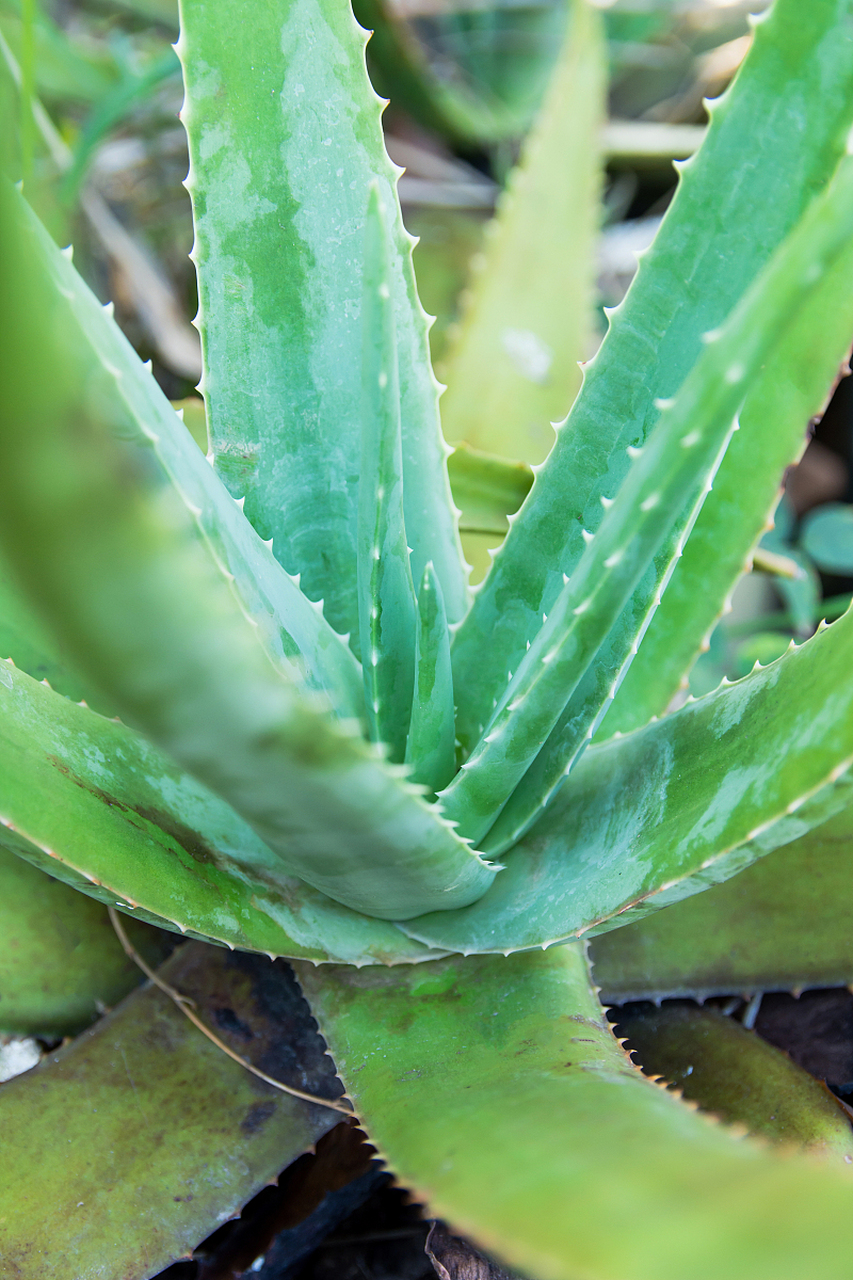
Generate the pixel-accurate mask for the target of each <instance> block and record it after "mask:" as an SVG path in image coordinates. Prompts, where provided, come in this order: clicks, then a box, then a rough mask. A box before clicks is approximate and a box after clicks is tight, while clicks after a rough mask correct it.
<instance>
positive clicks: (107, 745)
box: [0, 664, 429, 964]
mask: <svg viewBox="0 0 853 1280" xmlns="http://www.w3.org/2000/svg"><path fill="white" fill-rule="evenodd" d="M0 707H2V730H0V822H2V826H0V845H2V846H3V847H4V848H6V849H7V850H9V851H11V852H12V853H16V854H19V855H20V856H21V857H23V858H25V859H27V861H29V862H31V863H33V864H34V865H35V866H37V867H39V868H41V870H42V871H47V872H48V874H49V875H52V876H55V877H57V878H58V879H60V880H64V881H66V882H67V883H69V884H71V885H73V886H74V887H75V888H77V889H82V890H83V892H84V893H86V894H90V895H91V896H93V897H95V898H97V899H98V900H99V901H101V902H106V903H108V904H111V905H118V906H123V907H124V908H125V909H126V910H127V911H128V912H131V913H133V914H134V915H136V916H138V917H140V918H141V919H143V920H147V921H149V922H150V923H153V924H159V925H162V926H164V927H165V928H167V929H171V930H172V931H173V932H182V933H184V932H185V933H189V934H192V935H194V936H197V937H201V938H208V939H210V940H212V941H214V942H219V943H222V944H223V945H226V946H230V947H239V948H241V949H242V950H246V951H264V952H267V953H268V954H270V955H274V956H280V955H284V956H300V957H304V958H306V959H311V960H316V961H322V960H329V959H331V960H337V961H340V962H341V963H347V964H371V963H373V964H375V963H380V964H382V963H390V964H394V963H401V962H405V961H408V960H418V959H423V958H425V957H426V956H428V955H429V950H428V949H426V950H425V949H424V948H423V947H421V946H416V947H412V946H411V945H410V943H409V941H408V939H405V938H404V937H403V935H402V934H401V933H400V931H399V930H398V929H396V928H395V927H394V926H393V925H391V924H388V923H386V922H384V921H380V920H374V919H369V918H368V917H367V916H363V915H360V914H359V913H358V912H355V911H350V910H348V909H347V908H346V907H343V906H341V905H340V904H339V903H337V902H333V901H332V900H331V899H330V898H327V897H326V896H325V895H324V894H322V893H318V892H317V891H316V890H315V889H311V888H310V887H309V886H308V885H306V884H303V883H302V882H301V881H299V880H297V879H296V878H295V877H287V876H284V875H283V874H282V871H281V866H280V864H279V861H278V859H276V858H275V857H274V855H273V854H272V853H271V852H270V850H269V849H268V848H267V847H266V845H264V844H263V842H262V841H261V840H260V839H259V838H258V836H257V835H255V833H254V831H252V829H251V827H249V826H248V825H247V824H246V823H245V822H244V821H243V820H242V819H241V818H239V817H238V816H237V814H236V813H235V812H234V811H233V809H230V808H229V807H228V805H227V804H225V803H224V802H223V801H222V800H220V799H218V797H216V796H215V795H213V794H212V793H211V792H210V791H208V790H207V789H206V788H205V787H203V786H202V785H200V784H199V783H198V782H196V781H194V779H192V778H190V777H188V776H187V774H186V773H184V772H183V770H182V769H180V768H179V767H178V766H177V765H175V764H174V763H173V762H172V761H171V760H169V759H168V758H167V757H165V756H163V755H162V754H161V753H160V752H159V751H157V750H156V748H154V747H152V746H151V745H150V744H149V743H147V742H146V741H145V739H144V738H142V737H141V736H140V735H139V734H136V733H134V732H133V731H132V730H131V729H128V728H126V727H125V726H124V725H122V724H119V723H117V722H116V721H114V720H106V719H104V718H102V717H101V716H98V715H96V714H95V713H94V712H92V711H89V710H88V709H87V708H86V707H80V706H77V705H76V704H75V703H72V702H68V701H67V700H66V699H64V698H61V697H60V696H59V695H58V694H55V693H52V692H51V690H50V689H46V688H45V687H44V686H43V685H40V684H36V683H35V681H33V680H31V679H30V678H29V677H28V676H26V675H24V674H23V672H19V671H15V670H14V669H13V668H10V667H8V666H6V665H5V664H2V665H0ZM43 892H45V893H46V892H47V882H46V881H45V888H44V890H43ZM40 897H41V895H39V898H40ZM81 909H82V908H81Z"/></svg>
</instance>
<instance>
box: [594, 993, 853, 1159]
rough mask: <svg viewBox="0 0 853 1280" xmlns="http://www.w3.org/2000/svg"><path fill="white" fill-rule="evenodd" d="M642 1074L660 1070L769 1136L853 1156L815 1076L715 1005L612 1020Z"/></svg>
mask: <svg viewBox="0 0 853 1280" xmlns="http://www.w3.org/2000/svg"><path fill="white" fill-rule="evenodd" d="M615 1030H616V1032H617V1034H618V1035H619V1036H624V1037H625V1038H626V1039H627V1040H628V1048H629V1049H632V1050H634V1051H635V1052H636V1055H637V1056H636V1061H637V1062H638V1063H639V1064H640V1065H641V1066H642V1068H643V1071H644V1072H645V1073H646V1074H647V1075H653V1074H654V1075H659V1076H663V1078H664V1080H666V1081H667V1082H668V1083H669V1084H672V1085H675V1086H677V1087H678V1088H679V1089H681V1090H682V1091H683V1094H684V1097H685V1098H689V1099H690V1100H691V1101H693V1102H698V1104H699V1106H700V1107H702V1109H703V1110H704V1111H712V1112H714V1113H715V1114H716V1115H718V1116H720V1117H721V1118H722V1119H724V1120H727V1121H729V1122H735V1123H738V1122H739V1123H741V1124H745V1125H746V1126H747V1128H748V1129H749V1131H750V1133H754V1134H760V1135H761V1136H762V1137H764V1138H768V1139H769V1140H770V1141H771V1142H777V1143H782V1144H791V1143H793V1144H795V1145H796V1146H803V1147H806V1148H808V1149H809V1150H810V1151H814V1152H815V1154H817V1155H823V1156H825V1157H826V1158H827V1159H830V1160H832V1161H834V1162H835V1163H836V1164H837V1163H838V1162H839V1161H843V1162H844V1163H845V1164H853V1131H851V1128H850V1121H849V1119H848V1118H847V1115H846V1114H845V1111H844V1108H843V1106H842V1104H841V1103H840V1102H839V1101H838V1099H837V1098H835V1097H833V1095H832V1094H831V1093H830V1091H829V1089H828V1088H827V1087H826V1085H825V1084H824V1083H823V1082H822V1081H820V1082H819V1081H817V1080H815V1078H814V1076H810V1075H809V1073H808V1072H807V1071H804V1070H803V1068H802V1067H799V1066H797V1064H796V1063H795V1062H792V1061H791V1059H790V1058H789V1057H788V1056H787V1054H784V1053H782V1052H780V1050H779V1049H776V1048H774V1046H773V1045H772V1044H768V1043H767V1041H766V1040H762V1039H761V1038H760V1036H757V1035H755V1033H754V1032H752V1031H747V1030H746V1028H745V1027H742V1026H741V1024H740V1023H739V1022H737V1021H736V1020H735V1019H734V1018H727V1017H725V1015H724V1014H722V1013H720V1012H719V1010H718V1009H697V1008H696V1007H695V1006H692V1005H680V1004H679V1005H665V1006H664V1007H663V1008H661V1009H647V1008H646V1009H641V1010H636V1009H635V1010H627V1011H626V1012H625V1013H620V1015H619V1018H618V1021H617V1022H616V1024H615Z"/></svg>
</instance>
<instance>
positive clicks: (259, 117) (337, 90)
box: [179, 0, 465, 645]
mask: <svg viewBox="0 0 853 1280" xmlns="http://www.w3.org/2000/svg"><path fill="white" fill-rule="evenodd" d="M240 15H244V17H245V21H244V20H243V17H241V16H240ZM181 20H182V34H181V40H180V44H179V53H180V56H181V59H182V62H183V65H184V77H185V86H186V100H185V105H184V112H183V119H184V123H185V126H186V129H187V133H188V136H189V144H190V157H191V171H190V177H189V179H188V186H189V188H190V192H191V195H192V198H193V208H194V217H195V226H196V247H195V251H194V257H195V260H196V265H197V270H198V276H199V298H200V311H199V326H200V330H201V333H202V344H203V352H204V359H205V375H204V381H203V390H204V396H205V400H206V403H207V409H208V421H209V427H210V438H211V444H212V448H213V451H214V454H215V456H216V465H217V469H218V470H219V472H220V474H221V475H222V476H223V478H224V479H225V481H226V483H227V485H228V487H229V489H230V491H231V492H232V493H233V494H234V496H235V497H239V498H242V497H245V499H246V508H245V510H246V514H247V516H248V517H249V519H250V520H251V521H252V523H253V524H254V525H255V527H256V529H258V531H259V532H260V534H261V536H262V537H264V538H272V539H273V549H274V551H275V554H276V556H277V557H278V558H279V560H280V561H281V563H282V564H283V565H284V566H285V568H286V569H288V570H289V571H290V572H291V573H299V574H300V575H301V581H302V586H303V588H304V590H305V591H306V593H307V594H308V596H309V597H310V598H311V599H313V600H317V599H323V600H324V610H325V613H326V616H327V617H328V618H329V620H330V622H331V623H332V625H333V626H334V627H335V628H336V629H337V630H338V631H340V632H345V633H351V635H352V637H353V641H354V643H355V644H356V645H357V636H358V604H357V584H356V560H357V555H356V542H357V533H356V526H357V507H358V495H357V489H358V470H359V461H360V456H361V445H360V431H359V424H360V419H361V415H360V397H361V372H360V364H361V320H360V311H361V292H362V279H361V261H362V248H363V236H364V218H365V210H366V205H367V193H368V189H369V186H370V183H371V182H373V181H376V182H378V184H379V187H380V191H381V196H382V201H383V204H384V206H385V208H386V209H387V210H388V212H389V216H390V219H391V221H390V230H391V237H392V264H391V270H392V278H393V287H392V295H393V304H394V311H395V316H396V323H397V348H398V357H399V362H400V395H401V425H402V439H403V471H404V479H405V488H404V503H405V519H406V531H407V534H408V538H409V545H410V547H411V548H412V565H413V576H414V578H415V580H416V581H417V580H419V579H420V576H421V573H422V572H423V568H424V565H425V564H426V563H427V561H429V560H432V562H433V563H434V565H435V567H436V572H437V573H438V576H439V578H440V579H441V582H442V587H443V589H444V593H445V599H446V602H447V609H448V615H449V616H450V618H451V619H452V620H457V619H458V618H459V617H460V616H461V614H462V612H463V610H464V608H465V580H464V574H463V569H462V561H461V555H460V551H459V545H458V537H457V534H456V529H455V524H454V516H453V512H452V509H451V505H450V499H449V489H448V484H447V477H446V470H445V451H444V446H443V444H442V441H441V437H440V431H439V425H438V410H437V384H436V383H435V379H434V378H433V375H432V372H431V369H430V366H429V360H428V347H427V324H426V318H425V314H424V312H423V308H422V307H421V306H420V303H419V302H418V299H417V294H416V291H415V283H414V274H413V270H412V263H411V239H410V237H409V236H408V234H407V233H406V232H405V231H404V229H403V225H402V221H401V218H400V212H399V202H398V200H397V194H396V172H395V168H394V166H393V165H392V164H391V162H390V160H389V159H388V157H387V155H386V153H385V149H384V144H383V141H382V131H381V126H380V115H381V103H380V101H379V99H377V97H376V95H375V93H374V92H373V89H372V88H371V86H370V83H369V81H368V78H367V72H366V69H365V65H364V43H365V39H366V36H365V34H364V32H362V31H361V30H360V28H359V27H358V26H357V24H356V23H355V21H354V20H353V17H352V14H351V12H350V10H349V7H348V6H342V5H339V4H333V3H331V2H330V0H311V3H310V5H309V6H308V7H306V5H305V4H304V3H299V4H296V3H295V2H292V3H290V4H283V5H278V6H275V7H273V6H264V7H263V8H260V9H259V8H258V7H257V6H256V5H253V4H246V5H244V6H243V7H242V8H240V9H239V10H235V9H234V8H233V7H232V8H231V9H230V10H229V11H228V12H227V13H226V12H225V11H224V10H223V9H222V8H221V6H219V5H217V4H215V3H212V0H186V2H185V3H184V4H183V5H182V9H181ZM308 33H310V34H308ZM309 98H310V103H311V109H310V110H307V109H306V110H303V109H300V107H299V106H298V105H295V104H299V103H302V102H307V101H308V100H309Z"/></svg>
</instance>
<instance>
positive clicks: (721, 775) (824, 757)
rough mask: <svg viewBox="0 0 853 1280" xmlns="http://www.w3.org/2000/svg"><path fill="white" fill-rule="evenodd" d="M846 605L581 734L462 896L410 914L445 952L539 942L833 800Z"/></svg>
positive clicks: (839, 802) (683, 883) (773, 834)
mask: <svg viewBox="0 0 853 1280" xmlns="http://www.w3.org/2000/svg"><path fill="white" fill-rule="evenodd" d="M851 634H853V613H847V614H845V616H844V618H843V619H841V620H840V621H839V622H836V623H833V625H832V626H831V627H828V628H825V629H823V630H822V631H821V632H819V633H818V634H817V635H816V636H814V637H813V639H811V640H809V641H807V642H806V643H805V644H804V645H802V646H801V648H799V649H796V650H795V649H793V647H792V651H791V652H789V653H787V654H786V655H785V656H784V657H782V658H780V659H779V660H778V661H777V662H774V663H773V664H772V665H771V666H769V667H766V668H764V669H763V670H756V671H754V672H753V673H752V674H751V675H749V676H747V677H746V678H745V679H743V680H741V681H739V682H738V683H737V684H734V685H730V686H724V687H723V688H720V689H718V690H717V691H716V692H715V693H712V694H709V695H708V696H707V697H705V698H702V699H700V700H699V701H696V702H691V703H688V704H687V705H686V706H685V707H682V709H681V710H680V711H676V712H674V713H673V714H672V715H670V716H667V717H666V718H665V719H664V720H659V721H654V722H653V723H652V724H650V725H648V726H647V727H646V728H645V729H638V730H636V731H635V732H634V733H631V734H628V735H626V736H625V737H618V738H612V739H611V740H610V741H609V742H607V743H604V744H603V745H602V746H600V747H593V748H591V749H590V750H589V751H587V753H586V754H585V756H584V757H583V759H582V760H581V761H580V763H579V764H578V766H577V768H576V769H575V770H574V771H573V772H572V774H571V776H570V777H569V778H568V779H567V780H566V782H565V783H564V784H563V786H562V788H561V789H560V791H559V792H558V793H557V795H556V796H555V797H554V799H553V800H552V802H551V805H550V807H549V809H548V810H547V812H546V813H545V814H544V815H543V817H542V818H541V819H540V820H539V821H538V822H537V824H536V825H535V826H534V827H533V828H532V830H531V831H530V832H529V833H528V835H527V836H526V837H525V838H524V839H523V840H522V841H521V842H520V843H519V844H518V845H517V846H516V847H515V848H514V849H513V850H512V852H511V853H509V854H508V855H507V857H506V863H507V866H506V870H505V871H503V872H502V873H501V875H500V876H499V877H498V879H497V880H496V881H495V883H494V885H493V886H492V888H491V889H490V890H489V892H488V893H487V894H486V895H485V896H484V897H483V898H482V899H481V900H480V902H479V903H476V904H475V905H474V906H473V907H466V908H464V909H463V910H460V911H456V912H442V913H441V914H440V915H436V916H433V917H431V918H430V919H426V920H417V921H410V922H409V923H408V924H407V925H406V926H405V928H406V932H407V933H409V934H410V936H412V937H415V938H418V939H419V940H420V941H423V942H427V943H429V944H430V945H431V946H436V947H444V948H446V950H448V951H463V952H465V953H469V952H474V951H510V950H515V949H517V948H524V947H535V946H542V945H547V944H548V943H551V942H556V941H559V940H561V939H565V938H569V937H572V936H576V935H578V934H581V933H585V932H587V931H588V930H590V929H595V928H598V930H599V931H601V926H604V927H605V928H615V927H617V926H618V925H620V924H626V923H627V922H628V921H629V920H630V919H632V918H633V919H637V918H639V917H640V916H641V915H645V914H647V913H648V912H649V911H654V910H656V909H657V908H658V907H662V906H666V905H667V904H668V903H669V902H674V901H677V900H678V899H680V898H683V897H687V896H689V895H690V894H691V893H696V892H698V891H699V890H700V889H703V888H705V887H707V886H708V885H710V884H716V883H718V882H720V881H721V880H725V879H728V878H729V877H730V876H732V875H734V874H735V873H736V872H737V871H739V870H741V869H742V868H743V867H745V866H748V865H749V863H750V862H753V861H754V860H755V859H756V858H758V857H761V856H762V855H763V854H765V853H768V852H769V851H770V850H771V849H774V848H777V847H778V846H779V845H782V844H787V843H788V842H789V841H791V840H794V839H796V838H797V837H798V836H801V835H803V834H804V833H805V832H806V831H808V830H809V829H810V828H811V827H813V826H816V825H818V823H820V822H822V821H824V820H825V819H826V818H828V817H830V816H831V814H832V813H834V812H836V811H837V810H838V809H840V808H842V807H843V806H844V804H845V803H847V802H848V800H849V787H845V786H844V785H840V786H839V785H833V783H834V782H835V781H836V780H837V779H840V778H841V776H842V774H843V773H844V771H845V770H846V769H847V767H848V766H849V765H850V763H851V762H853V683H851V681H850V679H849V667H850V643H851Z"/></svg>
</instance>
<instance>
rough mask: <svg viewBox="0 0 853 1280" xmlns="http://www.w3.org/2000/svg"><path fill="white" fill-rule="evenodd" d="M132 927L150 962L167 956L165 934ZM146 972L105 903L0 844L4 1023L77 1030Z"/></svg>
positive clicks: (29, 1029)
mask: <svg viewBox="0 0 853 1280" xmlns="http://www.w3.org/2000/svg"><path fill="white" fill-rule="evenodd" d="M0 840H2V835H0ZM128 930H129V932H130V936H131V939H132V941H133V944H134V946H135V947H136V948H137V950H138V951H140V952H141V953H142V955H143V956H144V957H145V959H146V960H147V961H148V963H149V964H151V965H157V964H159V963H160V962H161V961H162V960H164V959H165V957H166V955H167V954H168V950H169V948H168V946H167V945H166V939H165V938H164V935H163V934H161V933H158V932H157V931H155V930H153V929H149V928H147V926H145V925H143V924H138V923H136V922H135V921H133V920H130V921H128ZM141 979H142V975H141V973H140V971H139V969H138V968H137V967H136V965H134V964H132V963H131V961H130V960H128V958H127V956H126V955H125V954H124V952H123V951H122V949H121V947H120V946H119V941H118V938H117V937H116V935H115V931H114V930H113V927H112V925H111V924H110V921H109V917H108V915H107V913H106V911H105V910H104V908H103V906H101V905H99V904H98V903H97V902H93V901H92V899H91V898H88V897H86V896H84V895H83V894H82V893H74V891H73V890H72V889H69V888H68V886H67V885H64V884H61V883H60V882H59V881H57V880H53V879H50V878H49V877H48V876H46V875H43V874H42V872H41V871H37V870H36V869H35V867H31V866H27V864H26V863H25V862H23V861H22V860H21V859H20V858H16V857H14V856H13V855H12V854H11V853H8V852H7V851H6V850H5V849H0V1031H4V1032H15V1033H16V1034H18V1035H39V1036H49V1037H52V1036H65V1035H73V1034H75V1033H76V1032H78V1031H82V1029H83V1028H84V1027H87V1026H88V1025H89V1023H90V1022H94V1020H95V1018H97V1016H98V1013H99V1012H103V1009H104V1007H105V1006H106V1007H109V1006H110V1005H114V1004H117V1003H118V1001H119V1000H122V999H123V998H124V997H125V996H126V995H127V994H128V992H130V991H132V990H133V988H134V987H135V986H137V984H138V983H139V982H140V981H141Z"/></svg>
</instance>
